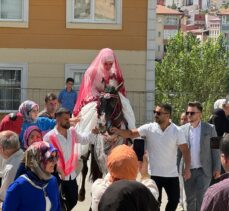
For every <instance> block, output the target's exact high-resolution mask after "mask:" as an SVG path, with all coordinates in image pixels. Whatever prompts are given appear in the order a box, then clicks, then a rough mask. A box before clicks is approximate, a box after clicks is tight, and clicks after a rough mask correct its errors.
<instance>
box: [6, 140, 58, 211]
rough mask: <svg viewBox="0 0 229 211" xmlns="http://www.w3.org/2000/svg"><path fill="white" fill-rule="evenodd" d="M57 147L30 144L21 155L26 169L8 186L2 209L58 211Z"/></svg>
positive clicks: (37, 143) (44, 143) (38, 143)
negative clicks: (53, 173)
mask: <svg viewBox="0 0 229 211" xmlns="http://www.w3.org/2000/svg"><path fill="white" fill-rule="evenodd" d="M57 160H58V152H57V149H56V148H54V147H53V145H52V144H49V143H46V142H36V143H33V144H32V145H31V146H30V147H29V148H28V149H27V150H26V152H25V154H24V162H25V166H26V172H25V174H23V175H22V176H20V177H19V178H18V179H17V180H15V181H14V182H13V183H12V184H11V185H10V186H9V188H8V190H7V194H6V198H5V201H4V203H3V208H2V210H3V211H11V210H14V211H30V210H33V211H60V210H61V208H60V199H59V191H58V185H57V181H56V178H55V177H54V176H52V174H51V173H52V172H53V171H54V166H55V165H56V163H57Z"/></svg>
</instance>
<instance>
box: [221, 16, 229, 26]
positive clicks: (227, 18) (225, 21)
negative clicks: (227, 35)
mask: <svg viewBox="0 0 229 211" xmlns="http://www.w3.org/2000/svg"><path fill="white" fill-rule="evenodd" d="M222 24H223V25H229V16H228V15H227V16H222Z"/></svg>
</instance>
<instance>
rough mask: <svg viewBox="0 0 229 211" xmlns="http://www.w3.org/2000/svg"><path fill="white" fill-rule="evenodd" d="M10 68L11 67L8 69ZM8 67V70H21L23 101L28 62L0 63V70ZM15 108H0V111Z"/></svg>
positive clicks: (25, 96)
mask: <svg viewBox="0 0 229 211" xmlns="http://www.w3.org/2000/svg"><path fill="white" fill-rule="evenodd" d="M10 68H11V69H10ZM2 69H9V71H10V70H19V69H20V70H21V87H20V88H21V99H20V101H21V102H23V101H25V100H26V99H27V84H28V64H26V63H13V64H10V63H0V70H2ZM16 111H17V110H2V109H0V113H10V112H16Z"/></svg>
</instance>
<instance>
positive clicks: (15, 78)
mask: <svg viewBox="0 0 229 211" xmlns="http://www.w3.org/2000/svg"><path fill="white" fill-rule="evenodd" d="M27 75H28V67H27V65H26V64H18V65H17V64H14V65H11V64H0V110H1V111H2V112H9V111H15V110H18V107H19V105H20V103H21V102H22V101H24V100H25V99H26V88H27Z"/></svg>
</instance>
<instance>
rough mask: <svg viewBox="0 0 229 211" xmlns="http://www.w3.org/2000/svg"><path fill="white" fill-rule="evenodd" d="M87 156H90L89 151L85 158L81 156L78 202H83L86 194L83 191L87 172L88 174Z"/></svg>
mask: <svg viewBox="0 0 229 211" xmlns="http://www.w3.org/2000/svg"><path fill="white" fill-rule="evenodd" d="M89 156H90V151H88V153H87V156H81V159H82V160H83V168H82V171H81V174H82V184H81V188H80V190H79V195H78V200H79V201H84V200H85V193H86V191H85V180H86V176H87V172H88V167H87V161H88V158H89Z"/></svg>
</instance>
